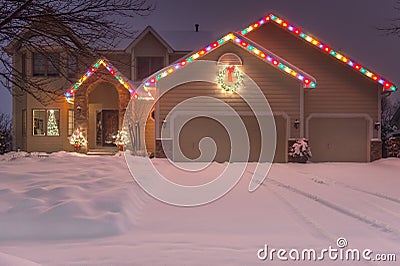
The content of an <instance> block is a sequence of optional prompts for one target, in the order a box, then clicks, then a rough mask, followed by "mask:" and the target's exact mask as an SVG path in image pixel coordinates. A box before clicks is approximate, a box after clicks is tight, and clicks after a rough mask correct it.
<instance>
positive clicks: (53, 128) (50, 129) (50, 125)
mask: <svg viewBox="0 0 400 266" xmlns="http://www.w3.org/2000/svg"><path fill="white" fill-rule="evenodd" d="M58 112H59V111H58V110H57V114H58ZM59 135H60V132H59V129H58V123H57V117H56V111H55V110H49V111H48V119H47V136H59Z"/></svg>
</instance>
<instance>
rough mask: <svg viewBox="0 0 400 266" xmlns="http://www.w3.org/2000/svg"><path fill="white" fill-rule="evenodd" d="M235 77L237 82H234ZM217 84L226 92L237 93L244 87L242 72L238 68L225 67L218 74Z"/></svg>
mask: <svg viewBox="0 0 400 266" xmlns="http://www.w3.org/2000/svg"><path fill="white" fill-rule="evenodd" d="M233 77H235V79H236V81H235V82H234V81H233ZM226 80H227V81H226ZM217 83H218V85H219V86H220V87H221V88H222V89H223V90H224V91H227V92H234V91H237V90H238V89H239V88H240V87H241V86H242V85H243V75H242V72H241V71H240V70H239V68H238V67H236V66H227V67H224V68H223V69H221V70H220V71H219V72H218V79H217Z"/></svg>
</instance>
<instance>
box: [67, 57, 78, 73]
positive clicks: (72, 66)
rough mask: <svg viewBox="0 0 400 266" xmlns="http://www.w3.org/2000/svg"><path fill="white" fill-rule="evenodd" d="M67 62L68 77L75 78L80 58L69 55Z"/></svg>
mask: <svg viewBox="0 0 400 266" xmlns="http://www.w3.org/2000/svg"><path fill="white" fill-rule="evenodd" d="M67 60H68V62H67V75H68V77H75V76H76V74H77V73H78V58H77V57H76V56H73V55H69V56H68V59H67Z"/></svg>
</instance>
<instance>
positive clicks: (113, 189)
mask: <svg viewBox="0 0 400 266" xmlns="http://www.w3.org/2000/svg"><path fill="white" fill-rule="evenodd" d="M138 162H139V159H138ZM153 162H154V163H155V164H157V165H158V167H159V168H160V169H162V171H163V172H165V173H170V174H172V175H176V176H177V177H178V178H177V179H178V181H180V182H182V183H186V184H189V183H192V182H193V183H194V184H201V183H204V182H207V181H208V179H209V178H210V173H213V172H220V171H221V169H223V167H224V166H226V164H213V165H211V168H210V169H208V170H207V171H208V172H207V175H204V176H202V175H201V174H200V175H199V174H198V173H197V175H196V176H195V178H193V176H192V177H190V176H187V177H186V176H185V175H182V174H180V173H179V171H178V170H177V169H176V168H174V167H172V166H170V165H169V164H168V161H167V160H162V159H154V160H153ZM252 168H254V165H252V164H250V165H249V166H248V168H247V170H246V173H245V175H244V176H243V177H242V179H241V181H240V182H239V183H238V185H237V186H236V187H235V188H234V189H233V190H232V191H231V192H230V193H228V194H227V195H226V196H224V197H223V198H221V199H219V200H217V201H215V202H213V203H211V204H208V205H205V206H201V207H194V208H187V207H176V206H172V205H167V204H164V203H161V202H159V201H157V200H155V199H153V198H152V197H151V196H149V195H147V194H146V193H145V192H144V191H143V190H142V189H141V188H139V187H138V185H137V184H136V183H135V181H134V180H133V179H132V177H131V176H130V173H129V170H128V168H127V166H126V164H125V161H124V158H123V156H115V157H107V156H103V157H96V156H84V155H78V154H74V153H65V152H60V153H55V154H51V155H49V156H44V155H41V154H33V155H28V154H25V153H19V154H7V155H4V156H0V265H36V264H35V263H37V264H42V265H314V263H315V262H293V261H289V262H279V261H277V260H276V259H275V260H274V261H272V262H271V261H268V260H267V261H260V260H259V259H258V258H257V251H258V250H259V249H260V248H263V247H264V245H265V244H267V245H268V246H269V248H275V249H279V248H284V249H287V250H290V249H292V248H298V249H300V250H302V249H306V248H315V249H317V250H321V249H323V248H328V247H329V246H332V247H337V246H336V240H337V238H339V237H344V238H346V240H347V241H348V247H349V248H358V249H361V250H362V249H366V248H369V249H372V250H373V251H374V254H375V253H395V254H396V255H397V262H365V261H364V262H359V263H355V262H347V263H344V264H345V265H398V263H399V262H398V261H399V260H400V250H399V249H400V244H399V243H400V160H399V159H384V160H380V161H377V162H373V163H320V164H311V163H310V164H274V165H273V166H272V169H271V171H270V174H269V175H268V178H267V179H266V180H265V182H264V184H263V185H262V186H261V187H260V188H259V189H258V190H256V191H255V192H254V193H249V192H248V185H249V181H250V178H251V173H252ZM202 179H203V180H202ZM342 263H343V262H341V261H340V262H338V261H336V262H333V261H329V260H327V259H326V261H324V262H316V264H317V265H339V264H342Z"/></svg>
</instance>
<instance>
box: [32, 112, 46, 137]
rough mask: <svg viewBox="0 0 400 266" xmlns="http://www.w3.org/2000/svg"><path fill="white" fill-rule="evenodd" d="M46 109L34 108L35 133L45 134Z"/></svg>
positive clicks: (36, 134) (38, 134)
mask: <svg viewBox="0 0 400 266" xmlns="http://www.w3.org/2000/svg"><path fill="white" fill-rule="evenodd" d="M45 123H46V110H33V135H34V136H45V135H46V131H45V130H44V128H45V126H46V125H45Z"/></svg>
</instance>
